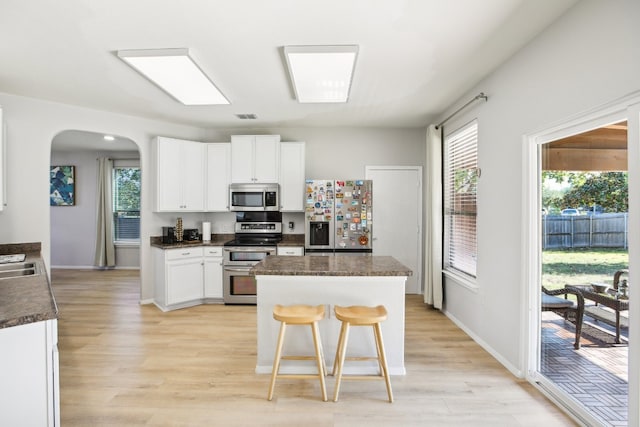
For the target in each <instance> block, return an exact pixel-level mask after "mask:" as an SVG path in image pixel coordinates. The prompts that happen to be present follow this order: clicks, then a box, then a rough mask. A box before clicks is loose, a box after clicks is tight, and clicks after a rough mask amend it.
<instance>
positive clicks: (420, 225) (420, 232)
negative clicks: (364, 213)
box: [365, 166, 424, 295]
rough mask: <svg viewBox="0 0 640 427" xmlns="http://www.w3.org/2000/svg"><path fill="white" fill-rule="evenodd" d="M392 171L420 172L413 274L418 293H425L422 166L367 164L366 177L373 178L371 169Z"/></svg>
mask: <svg viewBox="0 0 640 427" xmlns="http://www.w3.org/2000/svg"><path fill="white" fill-rule="evenodd" d="M374 170H376V171H390V170H405V171H406V170H411V171H416V172H417V174H418V200H417V202H418V233H417V236H418V266H417V270H418V271H414V272H413V275H414V276H416V282H417V284H418V294H419V295H424V282H423V280H422V278H423V277H424V275H423V262H422V253H423V246H424V235H423V231H424V226H423V225H424V217H423V211H422V191H423V190H422V181H423V179H422V178H423V177H422V166H365V179H371V178H370V177H369V172H370V171H374ZM373 191H374V200H375V186H374V189H373Z"/></svg>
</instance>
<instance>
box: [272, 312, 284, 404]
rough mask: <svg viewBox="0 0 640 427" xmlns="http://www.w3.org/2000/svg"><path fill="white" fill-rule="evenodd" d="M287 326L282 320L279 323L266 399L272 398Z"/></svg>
mask: <svg viewBox="0 0 640 427" xmlns="http://www.w3.org/2000/svg"><path fill="white" fill-rule="evenodd" d="M286 328H287V324H286V323H285V322H282V323H281V324H280V333H279V334H278V343H277V344H276V355H275V357H274V359H273V370H272V371H271V384H269V396H268V397H267V400H271V399H272V398H273V389H274V388H275V385H276V378H277V376H278V371H279V370H280V357H281V355H282V344H284V332H285V330H286Z"/></svg>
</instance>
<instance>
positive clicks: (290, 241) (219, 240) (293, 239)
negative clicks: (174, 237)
mask: <svg viewBox="0 0 640 427" xmlns="http://www.w3.org/2000/svg"><path fill="white" fill-rule="evenodd" d="M234 237H235V235H233V234H212V235H211V240H210V241H208V242H203V241H202V240H192V241H182V242H180V243H162V236H152V237H151V239H150V240H151V246H153V247H156V248H160V249H176V248H193V247H197V246H224V244H225V243H227V242H228V241H230V240H233V239H234ZM278 246H304V234H283V235H282V241H281V242H280V243H278Z"/></svg>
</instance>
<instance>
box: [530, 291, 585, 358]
mask: <svg viewBox="0 0 640 427" xmlns="http://www.w3.org/2000/svg"><path fill="white" fill-rule="evenodd" d="M567 294H573V295H575V296H576V301H575V302H574V301H572V300H570V299H566V298H560V297H558V296H557V295H565V297H566V295H567ZM540 307H541V309H542V311H553V312H554V313H557V314H559V315H562V316H564V318H565V319H567V320H568V319H569V316H568V315H569V314H570V313H572V314H573V316H574V321H575V326H576V340H575V343H574V344H573V347H574V348H575V349H576V350H578V349H580V336H581V335H582V318H583V317H584V298H583V296H582V293H581V292H580V291H579V290H578V289H576V288H573V287H571V286H569V287H565V288H562V289H555V290H549V289H547V288H545V287H544V286H543V287H542V301H541V304H540Z"/></svg>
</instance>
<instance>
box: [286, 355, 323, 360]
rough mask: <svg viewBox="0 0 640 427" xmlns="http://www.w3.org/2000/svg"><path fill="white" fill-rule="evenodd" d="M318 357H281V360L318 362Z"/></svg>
mask: <svg viewBox="0 0 640 427" xmlns="http://www.w3.org/2000/svg"><path fill="white" fill-rule="evenodd" d="M316 359H317V358H316V356H280V360H316Z"/></svg>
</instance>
